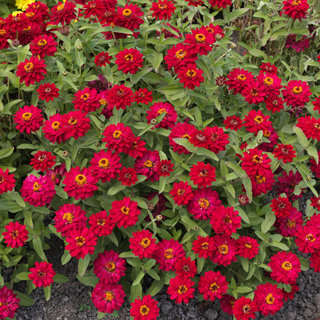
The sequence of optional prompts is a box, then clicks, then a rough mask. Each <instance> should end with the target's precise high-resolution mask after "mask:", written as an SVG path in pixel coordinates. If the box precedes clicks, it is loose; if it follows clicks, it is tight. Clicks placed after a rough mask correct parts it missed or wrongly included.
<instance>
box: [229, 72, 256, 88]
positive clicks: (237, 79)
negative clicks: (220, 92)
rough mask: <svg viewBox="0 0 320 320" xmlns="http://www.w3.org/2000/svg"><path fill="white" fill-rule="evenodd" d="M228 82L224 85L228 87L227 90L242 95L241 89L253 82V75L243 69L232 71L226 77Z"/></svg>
mask: <svg viewBox="0 0 320 320" xmlns="http://www.w3.org/2000/svg"><path fill="white" fill-rule="evenodd" d="M227 78H228V80H227V81H225V84H226V85H228V89H229V90H233V93H234V94H237V93H242V91H243V89H244V88H245V87H246V86H247V85H248V83H251V82H253V81H254V77H253V74H252V73H251V72H249V71H246V70H244V69H239V68H236V69H233V70H231V71H230V73H229V74H228V76H227Z"/></svg>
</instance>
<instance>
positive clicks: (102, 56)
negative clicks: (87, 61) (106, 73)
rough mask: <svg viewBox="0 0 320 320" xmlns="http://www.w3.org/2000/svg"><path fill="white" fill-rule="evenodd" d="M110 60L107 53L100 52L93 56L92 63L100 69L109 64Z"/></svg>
mask: <svg viewBox="0 0 320 320" xmlns="http://www.w3.org/2000/svg"><path fill="white" fill-rule="evenodd" d="M111 59H112V57H111V56H110V55H109V53H108V52H100V53H99V54H98V55H96V56H95V58H94V63H95V64H96V65H97V66H98V67H102V66H106V65H107V64H109V63H110V60H111Z"/></svg>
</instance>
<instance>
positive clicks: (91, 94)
mask: <svg viewBox="0 0 320 320" xmlns="http://www.w3.org/2000/svg"><path fill="white" fill-rule="evenodd" d="M74 96H75V99H73V100H72V103H73V104H74V108H75V109H79V110H80V111H83V112H84V113H88V112H94V111H96V110H97V109H99V108H100V101H99V100H100V95H99V94H98V92H97V90H95V89H90V88H84V89H83V90H79V91H78V92H76V93H75V94H74Z"/></svg>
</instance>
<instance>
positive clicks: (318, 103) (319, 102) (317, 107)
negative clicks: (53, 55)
mask: <svg viewBox="0 0 320 320" xmlns="http://www.w3.org/2000/svg"><path fill="white" fill-rule="evenodd" d="M0 32H1V31H0ZM319 57H320V54H319ZM319 60H320V59H319ZM319 62H320V61H319ZM312 104H313V106H314V108H313V110H314V111H318V112H320V97H319V98H316V100H315V101H312Z"/></svg>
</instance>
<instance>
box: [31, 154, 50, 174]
mask: <svg viewBox="0 0 320 320" xmlns="http://www.w3.org/2000/svg"><path fill="white" fill-rule="evenodd" d="M55 159H56V156H54V155H52V154H51V152H47V151H38V152H37V153H35V154H34V155H33V158H32V159H31V162H30V165H31V166H33V169H34V170H37V171H38V170H41V171H46V170H47V169H50V168H51V167H53V166H54V165H55V163H56V162H55V161H54V160H55Z"/></svg>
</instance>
